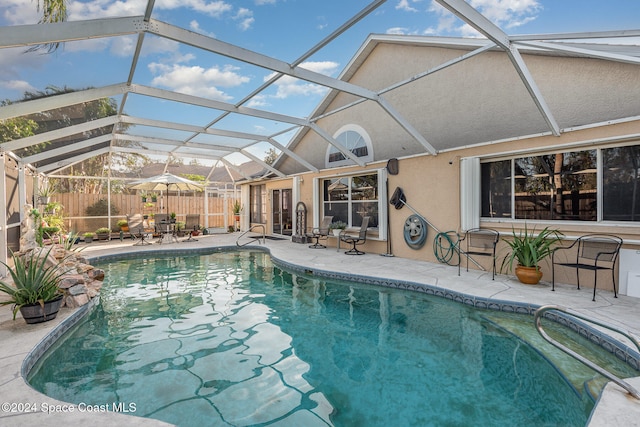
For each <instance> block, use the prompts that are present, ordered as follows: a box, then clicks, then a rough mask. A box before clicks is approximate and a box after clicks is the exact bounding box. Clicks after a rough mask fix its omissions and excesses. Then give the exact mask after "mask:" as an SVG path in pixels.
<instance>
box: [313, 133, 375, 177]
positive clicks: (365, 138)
mask: <svg viewBox="0 0 640 427" xmlns="http://www.w3.org/2000/svg"><path fill="white" fill-rule="evenodd" d="M346 132H355V133H357V134H358V135H360V137H361V138H362V140H363V141H364V143H365V144H366V146H367V155H366V156H364V157H358V159H360V160H362V161H363V162H364V163H369V162H372V161H373V144H372V142H371V137H370V136H369V134H368V133H367V131H366V130H364V128H363V127H362V126H359V125H356V124H353V123H350V124H346V125H344V126H342V127H341V128H340V129H338V130H337V131H336V132H335V133H334V134H333V139H334V140H336V141H337V142H340V141H339V140H338V137H339V136H340V135H342V134H343V133H346ZM341 145H342V144H341ZM343 147H344V145H343ZM344 148H345V149H347V147H344ZM333 149H336V150H337V148H336V147H334V146H333V145H329V146H328V147H327V150H326V152H325V156H324V165H325V167H326V168H327V169H331V168H335V167H339V166H353V165H355V162H354V161H353V160H351V159H349V158H346V159H344V160H339V161H337V162H329V156H330V155H331V151H332V150H333Z"/></svg>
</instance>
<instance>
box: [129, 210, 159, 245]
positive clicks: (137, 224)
mask: <svg viewBox="0 0 640 427" xmlns="http://www.w3.org/2000/svg"><path fill="white" fill-rule="evenodd" d="M127 223H128V224H129V233H131V238H132V239H133V240H134V244H133V245H134V246H144V245H150V244H151V242H150V241H149V240H148V238H149V235H150V234H152V233H153V229H152V228H150V227H149V226H148V224H146V221H145V220H144V217H143V216H142V214H135V215H131V216H128V217H127Z"/></svg>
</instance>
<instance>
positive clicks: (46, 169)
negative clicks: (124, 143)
mask: <svg viewBox="0 0 640 427" xmlns="http://www.w3.org/2000/svg"><path fill="white" fill-rule="evenodd" d="M109 150H110V148H109V147H104V148H100V149H99V150H95V151H92V152H90V153H84V154H81V155H78V156H75V157H69V158H68V159H64V160H60V161H59V162H55V163H51V164H48V165H45V166H42V167H39V168H36V171H37V172H38V173H55V172H58V171H59V170H61V169H64V168H67V167H69V166H73V165H75V164H76V163H80V162H83V161H85V160H87V159H90V158H92V157H96V156H99V155H101V154H106V153H108V152H109Z"/></svg>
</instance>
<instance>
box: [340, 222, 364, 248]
mask: <svg viewBox="0 0 640 427" xmlns="http://www.w3.org/2000/svg"><path fill="white" fill-rule="evenodd" d="M370 218H371V217H368V216H365V217H363V218H362V224H360V231H359V232H358V235H357V236H352V235H349V234H346V233H345V232H342V233H340V240H341V241H343V242H345V243H349V244H351V245H353V247H352V248H351V249H349V250H348V251H346V252H345V254H346V255H364V252H362V251H361V250H358V249H357V248H356V246H359V245H363V244H364V243H365V242H366V241H367V228H368V227H369V219H370Z"/></svg>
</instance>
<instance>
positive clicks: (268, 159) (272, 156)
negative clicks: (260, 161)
mask: <svg viewBox="0 0 640 427" xmlns="http://www.w3.org/2000/svg"><path fill="white" fill-rule="evenodd" d="M277 158H278V152H277V151H276V149H275V148H273V147H272V148H269V149H268V150H267V155H266V156H265V157H264V162H265V163H266V164H268V165H273V163H274V162H275V161H276V159H277Z"/></svg>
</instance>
